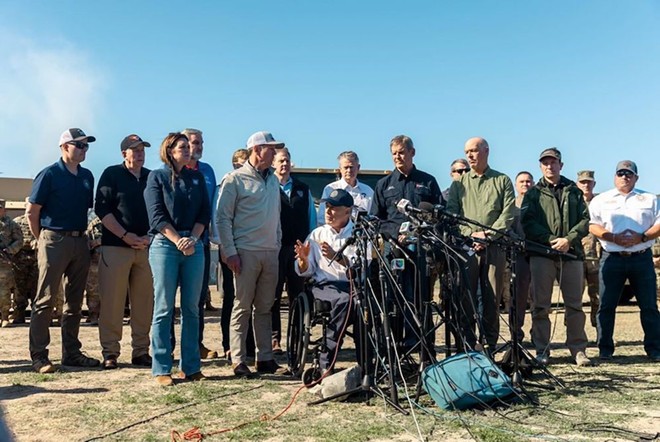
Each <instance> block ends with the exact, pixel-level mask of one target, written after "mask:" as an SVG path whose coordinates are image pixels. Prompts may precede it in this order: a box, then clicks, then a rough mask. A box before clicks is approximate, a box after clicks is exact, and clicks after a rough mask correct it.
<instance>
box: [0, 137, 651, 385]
mask: <svg viewBox="0 0 660 442" xmlns="http://www.w3.org/2000/svg"><path fill="white" fill-rule="evenodd" d="M95 141H96V139H95V137H93V136H89V135H86V134H85V133H84V132H83V131H82V130H80V129H77V128H74V129H69V130H66V131H64V132H63V133H62V135H61V137H60V141H59V147H60V150H61V158H60V159H59V161H57V162H56V163H54V164H52V165H50V166H48V167H46V168H45V169H43V170H42V171H41V172H40V173H39V174H38V175H37V177H36V178H35V180H34V183H33V189H32V192H31V195H30V196H29V199H28V204H27V208H26V215H25V217H26V220H27V226H28V228H29V231H30V232H31V234H32V235H33V236H34V238H36V239H37V240H36V255H37V258H38V268H37V270H36V271H37V272H38V278H36V280H37V281H38V283H37V287H36V295H35V299H34V300H33V303H32V313H31V320H30V333H29V334H30V343H29V347H30V356H31V359H32V365H33V368H34V370H35V371H37V372H39V373H51V372H53V371H54V370H55V367H54V365H53V364H52V362H51V361H50V358H49V350H48V346H49V343H50V335H49V325H50V321H51V316H52V312H53V305H54V303H55V298H56V295H57V294H58V293H59V292H60V291H62V289H61V286H62V281H64V284H63V295H64V308H63V314H62V319H61V328H62V365H71V366H81V367H97V366H99V365H101V366H102V367H103V368H105V369H114V368H117V367H118V358H119V356H120V353H121V348H120V344H119V343H120V340H121V337H122V329H123V327H122V326H123V311H124V305H125V302H126V297H127V296H128V297H130V305H131V320H130V326H131V337H132V359H131V361H132V364H134V365H136V366H145V367H151V369H152V374H153V376H154V377H155V379H156V382H157V383H158V384H159V385H163V386H168V385H172V384H173V382H174V381H173V379H172V369H173V364H174V346H175V343H176V340H175V336H174V326H173V324H174V311H175V308H174V306H175V298H176V294H177V292H178V293H180V308H181V339H180V350H181V358H180V369H181V376H182V377H183V378H185V379H188V380H192V381H196V380H200V379H203V378H204V375H203V374H202V372H201V359H203V358H209V357H217V353H216V352H214V351H211V350H209V349H208V348H207V347H206V346H205V345H204V344H203V331H204V307H205V304H206V302H207V300H208V296H209V290H208V280H209V268H210V243H212V242H213V243H217V244H218V245H219V249H220V255H221V265H222V275H223V292H224V298H223V305H222V314H221V329H222V335H223V336H222V346H223V350H224V353H225V357H227V358H230V359H231V361H232V364H233V365H232V368H233V371H234V374H235V375H237V376H249V375H251V374H252V369H251V368H250V366H249V365H248V359H250V358H252V357H253V358H254V359H255V360H256V364H255V366H254V369H256V371H257V372H260V373H275V372H277V371H278V370H280V366H279V365H278V364H277V362H276V360H275V355H276V354H278V353H280V352H281V351H282V345H281V338H282V330H281V328H282V325H281V322H280V300H281V297H282V291H283V289H284V287H285V286H286V288H287V291H288V296H289V298H290V299H293V297H295V296H297V295H298V294H299V293H300V292H302V291H303V290H306V289H307V290H310V291H311V292H312V293H313V295H314V296H315V297H316V298H318V299H323V300H326V301H329V302H330V305H331V315H330V316H331V317H330V321H329V325H328V327H327V336H326V338H327V339H326V340H327V345H326V346H325V348H324V352H323V353H322V355H321V358H320V364H321V369H322V370H332V368H333V365H334V355H336V351H337V349H338V347H339V346H340V345H341V333H342V331H343V329H345V326H346V324H347V323H348V322H349V321H350V319H351V317H352V316H353V314H352V310H351V292H352V290H351V280H350V278H349V274H348V273H347V271H346V270H347V268H348V267H349V266H350V264H351V262H352V261H353V260H354V258H355V248H354V247H353V246H348V247H345V243H346V241H347V240H348V239H349V238H350V237H351V235H352V230H353V221H352V215H354V214H355V213H357V212H358V211H364V212H368V213H370V214H372V215H373V216H375V217H377V218H378V219H379V225H380V233H381V235H382V237H383V238H386V239H387V242H385V253H390V251H391V250H390V246H391V244H395V245H396V244H397V242H403V241H404V240H405V237H404V236H405V235H404V234H402V232H401V231H400V230H401V225H402V224H403V223H404V222H405V221H406V220H407V218H406V215H405V214H404V213H402V212H401V211H400V210H398V208H397V203H399V201H401V200H402V199H405V200H408V201H409V202H410V203H411V204H412V205H413V206H414V207H418V206H419V205H420V204H421V203H430V204H433V205H436V204H444V205H445V210H446V211H447V212H450V213H453V214H456V215H459V216H461V217H464V218H466V219H469V220H473V221H475V223H474V224H472V225H471V224H469V223H463V224H462V225H461V227H460V229H461V232H460V233H461V234H462V235H465V236H467V237H471V238H472V239H473V242H472V246H471V247H472V249H473V250H472V251H473V253H471V254H470V255H469V261H468V264H467V272H468V273H467V274H468V276H469V277H468V280H469V289H470V290H468V293H469V295H468V296H470V297H472V299H471V301H472V302H471V303H465V304H466V305H468V304H473V305H474V309H475V310H474V314H472V315H467V316H468V317H469V318H472V319H468V320H467V321H468V322H467V323H466V324H463V325H464V327H462V330H463V332H464V333H463V334H464V336H463V337H462V339H461V342H460V347H461V348H460V349H469V348H480V349H482V350H483V351H486V352H492V351H493V350H494V348H495V346H496V345H497V343H498V340H499V338H500V331H499V301H500V299H501V297H502V295H503V293H504V291H505V289H506V287H507V286H506V283H505V282H506V281H505V279H506V277H505V275H506V271H507V261H506V259H505V256H504V254H503V252H502V248H501V247H499V246H498V242H497V239H498V238H499V237H500V236H502V235H505V234H509V233H510V232H515V233H516V234H517V235H519V236H524V237H525V238H526V239H527V240H528V242H527V244H528V247H527V250H526V251H525V253H520V254H519V256H518V259H517V264H518V267H517V272H516V278H515V279H514V283H515V291H516V292H517V294H518V296H517V300H516V304H515V307H514V308H513V311H514V314H515V315H516V317H517V319H518V320H517V321H515V323H517V324H518V330H517V332H518V333H519V334H520V336H521V337H522V327H523V321H524V314H525V308H526V303H527V298H528V297H530V298H531V310H532V328H531V338H532V342H533V345H534V347H535V349H536V353H537V360H538V361H539V363H541V364H547V363H548V362H549V356H550V351H549V348H550V340H551V334H550V331H551V325H550V320H549V312H550V308H551V301H552V292H553V285H554V282H555V281H557V282H558V283H559V287H560V290H561V293H562V296H563V298H564V305H565V309H566V314H565V318H566V320H565V323H566V327H567V339H566V345H567V347H568V349H569V350H570V352H571V354H572V356H573V358H574V360H575V362H576V363H577V364H578V365H589V364H591V360H590V359H589V358H588V357H587V355H586V347H587V337H586V333H585V313H584V311H583V309H582V293H583V288H584V281H585V278H586V280H587V281H588V282H589V294H590V299H591V300H592V323H594V324H595V325H596V326H597V328H598V348H599V351H600V355H599V356H600V357H601V358H602V359H609V358H611V357H612V355H613V353H614V344H613V333H614V317H615V311H616V306H617V302H618V299H619V296H620V293H621V291H622V288H623V284H624V283H625V282H626V280H629V281H630V283H631V284H632V286H633V290H634V292H635V295H636V297H637V300H638V304H639V306H640V311H641V321H642V325H643V329H644V333H645V339H644V348H645V350H646V353H647V354H648V356H649V357H650V358H651V359H652V360H654V361H658V360H660V314H659V313H658V308H657V304H656V288H657V285H656V281H655V273H654V269H653V266H654V262H653V257H652V254H651V246H652V245H653V243H654V240H655V238H657V237H659V236H660V208H658V203H657V197H656V196H655V195H654V194H649V193H645V192H643V191H640V190H639V189H637V188H636V187H635V184H636V182H637V179H638V173H637V166H636V165H635V163H633V162H632V161H622V162H620V163H619V164H617V166H616V169H615V176H614V182H615V188H614V189H612V190H610V191H608V192H605V193H602V194H600V195H598V196H595V197H594V195H593V183H594V174H593V172H591V171H583V172H580V174H578V182H577V183H575V182H573V181H571V180H569V179H568V178H566V177H564V176H562V175H561V170H562V167H563V163H562V156H561V152H560V151H559V150H558V149H556V148H549V149H545V150H543V151H542V152H541V154H540V156H539V166H540V171H541V175H542V177H541V179H539V181H538V182H537V183H536V184H534V180H533V177H532V174H531V173H529V172H521V173H519V174H518V175H517V176H516V178H515V183H516V188H517V190H518V197H516V195H515V191H514V185H513V183H512V181H511V180H510V179H509V177H507V176H506V175H505V174H503V173H500V172H497V171H495V170H494V169H492V168H491V167H490V165H489V161H488V158H489V153H490V147H489V145H488V143H487V142H486V140H485V139H483V138H471V139H469V140H468V141H467V142H466V144H465V157H466V159H459V160H456V161H454V162H453V163H452V164H451V171H450V175H451V177H452V179H453V181H452V184H451V186H450V187H449V189H447V190H446V191H445V192H442V191H441V190H440V187H439V186H438V183H437V181H436V179H435V178H434V177H433V176H432V175H430V174H428V173H425V172H423V171H421V170H419V169H418V168H417V167H416V165H415V163H414V157H415V147H414V145H413V141H412V140H411V139H410V138H409V137H407V136H405V135H399V136H396V137H394V138H393V139H392V140H391V142H390V154H391V156H392V161H393V163H394V169H393V171H392V172H391V173H390V174H388V175H386V176H385V177H383V178H382V179H381V180H380V181H379V182H378V184H377V185H376V187H375V189H371V188H370V187H369V186H367V185H365V184H364V183H361V182H360V181H359V180H358V174H359V170H360V160H359V158H358V155H357V154H356V153H355V152H353V151H346V152H343V153H341V154H340V155H339V157H338V160H339V170H340V173H341V178H340V179H339V180H337V181H335V182H333V183H330V184H329V185H328V186H326V188H325V189H324V191H323V195H322V198H321V203H320V205H319V208H318V210H317V209H315V205H314V199H313V197H312V194H311V192H310V189H309V187H308V186H307V185H306V184H304V183H303V182H301V181H300V180H298V179H296V178H293V177H292V176H291V165H292V162H291V153H290V151H289V150H288V148H287V147H286V146H285V144H284V143H283V142H281V141H277V140H275V139H274V137H273V136H272V134H270V133H268V132H256V133H254V134H253V135H251V136H250V137H249V138H248V141H247V143H246V148H245V149H239V150H238V151H236V153H235V154H234V156H233V158H232V164H233V166H234V170H233V171H231V172H229V173H228V174H227V175H225V176H224V177H223V178H222V180H221V182H220V183H219V184H218V183H217V181H216V177H215V174H214V171H213V168H212V167H211V166H210V165H209V164H207V163H203V162H201V161H200V159H201V158H202V154H203V143H204V141H203V134H202V132H201V131H199V130H196V129H185V130H183V131H181V132H173V133H170V134H169V135H168V136H167V137H165V139H164V140H163V141H162V143H161V144H160V149H159V154H160V159H161V160H162V162H163V166H162V167H161V168H158V169H154V170H148V169H146V168H145V167H144V161H145V148H149V147H150V146H151V144H150V143H149V142H147V141H144V140H142V139H141V138H140V137H139V136H138V135H135V134H131V135H129V136H127V137H125V138H124V139H123V140H122V142H121V144H120V151H121V155H122V159H123V160H122V162H121V163H120V164H117V165H113V166H110V167H108V168H107V169H105V170H104V172H103V173H102V175H101V177H100V179H99V182H98V185H97V186H96V191H95V186H94V177H93V176H92V173H91V172H90V171H89V170H87V169H85V168H84V167H82V166H81V163H82V162H83V161H84V160H85V157H86V154H87V152H88V149H89V145H90V143H93V142H95ZM90 208H93V210H94V212H95V213H96V215H97V216H98V218H99V219H100V223H101V228H102V235H101V251H100V260H99V269H98V280H99V293H100V305H101V307H100V314H99V338H100V343H101V346H102V356H103V360H102V361H99V360H98V359H95V358H92V357H89V356H87V355H86V354H84V353H83V352H82V350H81V347H82V345H81V342H80V340H79V338H78V332H79V325H80V318H81V305H82V300H83V293H84V291H85V285H86V280H87V274H88V271H89V267H90V259H91V257H90V253H89V245H88V241H87V236H86V234H85V232H86V230H87V223H88V217H87V213H88V209H90ZM3 210H4V208H0V228H1V232H0V233H2V244H0V245H1V246H2V247H1V249H2V262H1V263H0V278H4V277H5V269H6V267H7V266H6V264H7V262H8V260H9V259H10V258H11V256H12V255H17V254H18V253H19V251H20V250H22V249H21V247H22V245H23V239H22V238H23V235H22V233H21V230H20V227H15V226H16V225H15V223H14V224H12V222H11V220H9V219H8V217H5V216H3V215H4V213H2V211H3ZM7 220H8V221H7ZM596 241H598V242H596ZM340 250H341V251H343V252H342V253H339V251H340ZM594 263H596V264H594ZM598 263H599V264H598ZM595 271H597V272H598V275H599V276H598V279H597V280H596V279H594V273H595ZM414 280H415V274H414V269H412V268H411V269H404V270H403V272H402V273H401V279H400V281H401V288H402V291H403V294H404V296H405V297H406V298H407V299H408V300H412V298H413V296H414V294H413V292H412V291H413V287H414V285H415V284H414V283H413V282H414ZM4 299H5V296H4V295H2V296H0V310H2V308H3V306H4V305H5V304H3V302H4ZM594 312H597V314H596V313H594ZM409 322H410V321H406V324H409ZM408 327H409V325H405V326H404V330H403V335H402V344H403V345H408V344H410V343H409V342H408V341H410V340H413V339H414V336H415V333H414V331H412V330H407V328H408Z"/></svg>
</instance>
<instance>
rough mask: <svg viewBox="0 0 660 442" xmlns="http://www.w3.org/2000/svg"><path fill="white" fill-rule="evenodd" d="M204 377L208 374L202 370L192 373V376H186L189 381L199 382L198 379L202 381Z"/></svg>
mask: <svg viewBox="0 0 660 442" xmlns="http://www.w3.org/2000/svg"><path fill="white" fill-rule="evenodd" d="M204 379H206V376H204V375H203V374H202V372H201V371H198V372H197V373H194V374H191V375H190V376H186V380H187V381H193V382H197V381H202V380H204Z"/></svg>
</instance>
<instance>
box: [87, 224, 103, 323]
mask: <svg viewBox="0 0 660 442" xmlns="http://www.w3.org/2000/svg"><path fill="white" fill-rule="evenodd" d="M102 226H103V224H102V223H101V220H100V219H99V217H98V216H95V217H94V219H92V220H91V221H90V222H89V224H88V225H87V232H86V234H87V240H88V242H89V252H90V254H91V257H92V259H91V262H90V265H89V274H88V275H87V286H86V287H85V293H86V294H87V309H88V310H89V316H88V317H87V321H86V322H88V323H91V324H98V321H99V311H100V310H101V298H100V297H99V261H100V260H101V249H100V245H101V232H102Z"/></svg>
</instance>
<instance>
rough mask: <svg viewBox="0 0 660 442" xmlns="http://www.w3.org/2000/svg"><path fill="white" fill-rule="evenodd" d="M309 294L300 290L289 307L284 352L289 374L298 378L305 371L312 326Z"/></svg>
mask: <svg viewBox="0 0 660 442" xmlns="http://www.w3.org/2000/svg"><path fill="white" fill-rule="evenodd" d="M309 298H310V296H309V295H308V294H307V293H305V292H302V293H300V294H299V295H298V296H296V298H295V299H294V300H293V302H292V303H291V306H290V307H289V328H288V333H287V338H286V353H287V359H288V363H289V371H290V372H291V374H292V375H293V376H294V377H296V378H300V377H301V376H302V374H303V372H304V371H305V363H306V359H307V351H308V349H309V340H310V335H311V327H312V310H311V303H310V299H309Z"/></svg>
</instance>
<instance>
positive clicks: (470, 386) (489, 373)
mask: <svg viewBox="0 0 660 442" xmlns="http://www.w3.org/2000/svg"><path fill="white" fill-rule="evenodd" d="M422 382H423V384H424V389H425V390H426V391H427V392H428V394H429V395H430V396H431V398H432V399H433V401H434V402H435V403H436V404H437V405H438V407H440V408H444V409H445V410H465V409H468V408H470V407H473V406H475V405H487V404H489V403H491V402H493V401H494V400H496V399H506V398H508V397H509V396H511V395H513V394H515V390H514V387H513V385H512V384H511V379H510V378H509V377H508V376H507V375H506V374H505V373H504V372H503V371H502V370H500V369H499V367H497V366H496V365H495V364H494V363H493V361H491V360H490V359H489V358H488V357H486V356H485V355H484V354H482V353H477V352H468V353H459V354H456V355H454V356H450V357H448V358H447V359H445V360H443V361H441V362H438V363H437V364H434V365H431V366H430V367H427V368H426V369H425V370H424V372H423V373H422Z"/></svg>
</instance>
